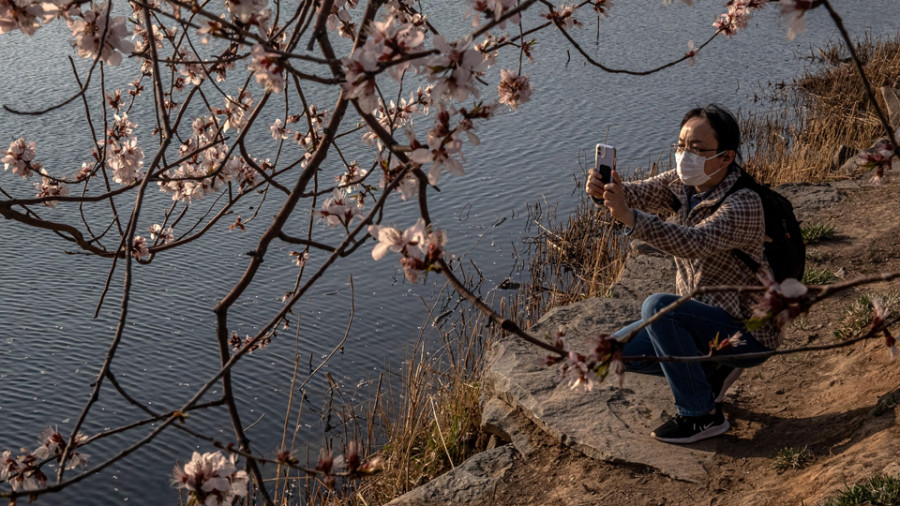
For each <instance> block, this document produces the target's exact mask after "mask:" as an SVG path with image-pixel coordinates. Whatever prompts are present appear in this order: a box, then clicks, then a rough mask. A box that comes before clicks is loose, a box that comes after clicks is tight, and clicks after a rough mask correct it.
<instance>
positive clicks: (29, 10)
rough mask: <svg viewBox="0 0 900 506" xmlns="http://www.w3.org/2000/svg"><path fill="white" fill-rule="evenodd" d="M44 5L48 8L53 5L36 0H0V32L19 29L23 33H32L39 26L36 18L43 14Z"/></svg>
mask: <svg viewBox="0 0 900 506" xmlns="http://www.w3.org/2000/svg"><path fill="white" fill-rule="evenodd" d="M45 6H46V7H47V8H48V9H52V8H53V7H54V6H53V5H52V4H43V3H41V2H36V1H31V2H19V1H16V0H0V33H6V32H9V31H12V30H20V31H21V32H22V33H24V34H25V35H34V31H35V30H37V29H38V28H39V27H40V26H41V23H40V21H39V19H38V18H41V17H44V16H45V12H44V9H45Z"/></svg>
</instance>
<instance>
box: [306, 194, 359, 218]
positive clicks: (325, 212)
mask: <svg viewBox="0 0 900 506" xmlns="http://www.w3.org/2000/svg"><path fill="white" fill-rule="evenodd" d="M359 214H360V213H359V209H358V207H357V206H356V205H354V204H353V203H352V202H351V201H350V200H349V199H347V196H346V194H345V193H344V192H343V191H341V190H340V189H338V188H335V189H334V190H333V191H332V193H331V198H328V199H326V200H325V202H323V203H322V208H321V209H319V210H318V211H316V215H318V216H319V217H321V218H324V219H325V222H326V223H327V224H328V226H329V227H336V226H338V225H342V226H344V227H347V226H348V225H349V224H350V220H352V219H353V218H357V217H359Z"/></svg>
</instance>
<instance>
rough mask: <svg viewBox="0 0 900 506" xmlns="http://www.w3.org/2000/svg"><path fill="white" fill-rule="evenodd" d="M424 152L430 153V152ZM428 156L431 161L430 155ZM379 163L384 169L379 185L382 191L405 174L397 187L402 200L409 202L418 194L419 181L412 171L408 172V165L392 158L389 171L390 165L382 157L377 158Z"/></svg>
mask: <svg viewBox="0 0 900 506" xmlns="http://www.w3.org/2000/svg"><path fill="white" fill-rule="evenodd" d="M423 151H425V152H426V153H428V150H423ZM428 156H429V160H430V154H429V155H428ZM377 161H378V165H379V166H380V167H381V169H382V176H381V181H379V183H378V185H379V186H380V187H381V188H382V189H384V188H387V186H388V185H389V184H391V182H392V181H393V180H394V179H396V178H397V177H399V175H400V174H401V173H403V179H401V180H400V182H399V183H397V186H396V187H395V188H396V189H397V191H398V192H399V193H400V198H401V200H404V201H406V200H409V199H411V198H413V197H415V196H416V195H417V194H418V191H419V180H418V179H416V176H414V175H413V173H412V171H409V170H406V164H404V163H403V162H401V161H400V160H398V159H397V158H392V159H391V168H390V169H389V168H388V163H387V162H386V161H385V160H384V159H383V158H381V156H380V155H379V156H378V157H377ZM405 170H406V171H405ZM404 171H405V172H404Z"/></svg>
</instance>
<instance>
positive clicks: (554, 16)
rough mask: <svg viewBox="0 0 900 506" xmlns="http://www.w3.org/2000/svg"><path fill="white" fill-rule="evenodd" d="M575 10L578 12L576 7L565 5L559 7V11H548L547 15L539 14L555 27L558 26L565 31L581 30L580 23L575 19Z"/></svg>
mask: <svg viewBox="0 0 900 506" xmlns="http://www.w3.org/2000/svg"><path fill="white" fill-rule="evenodd" d="M576 10H578V6H577V5H575V4H566V5H563V6H560V8H559V9H550V12H549V13H547V14H541V17H544V18H547V19H549V20H551V21H553V22H554V23H555V24H556V25H557V26H560V27H562V28H563V29H566V30H570V29H572V28H575V27H578V28H581V27H582V26H583V25H582V24H581V21H578V20H577V19H576V18H575V11H576Z"/></svg>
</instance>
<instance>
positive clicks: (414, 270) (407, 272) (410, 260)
mask: <svg viewBox="0 0 900 506" xmlns="http://www.w3.org/2000/svg"><path fill="white" fill-rule="evenodd" d="M400 266H401V267H403V275H404V276H406V279H407V281H409V282H410V283H418V282H419V273H420V272H422V271H424V270H425V269H426V268H427V266H426V265H425V262H423V261H422V260H421V259H420V258H416V257H402V258H401V259H400Z"/></svg>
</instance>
